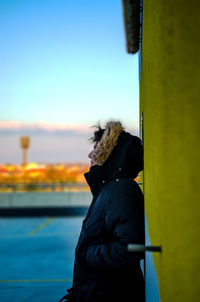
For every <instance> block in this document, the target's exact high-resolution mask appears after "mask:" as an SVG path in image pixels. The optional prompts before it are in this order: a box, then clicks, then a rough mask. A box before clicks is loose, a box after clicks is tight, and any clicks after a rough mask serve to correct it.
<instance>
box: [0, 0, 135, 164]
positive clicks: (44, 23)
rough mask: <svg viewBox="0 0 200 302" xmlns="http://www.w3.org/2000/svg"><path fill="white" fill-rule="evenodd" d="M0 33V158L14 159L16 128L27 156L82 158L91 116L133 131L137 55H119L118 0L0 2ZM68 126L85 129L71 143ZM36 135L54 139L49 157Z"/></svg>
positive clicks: (93, 120)
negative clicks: (26, 138) (27, 141)
mask: <svg viewBox="0 0 200 302" xmlns="http://www.w3.org/2000/svg"><path fill="white" fill-rule="evenodd" d="M0 38H1V49H0V83H1V85H0V100H1V113H0V142H1V145H2V146H3V150H4V151H3V150H2V151H0V162H5V161H6V162H18V161H20V160H21V158H19V156H20V155H19V153H20V150H19V146H18V144H17V143H16V141H17V140H18V137H19V136H20V135H22V134H24V133H25V134H26V135H30V136H31V138H32V141H33V143H34V145H33V144H32V147H31V148H32V149H30V158H29V159H30V160H32V161H44V160H46V161H49V162H59V161H71V160H72V161H79V160H80V161H83V160H84V158H85V154H86V151H87V149H88V142H87V139H86V137H87V135H88V133H90V131H91V129H89V126H90V125H93V124H95V123H96V122H98V121H102V123H105V122H106V121H107V120H108V119H119V120H121V121H122V122H123V123H124V124H125V126H126V127H127V128H129V129H133V131H136V132H137V129H138V116H139V112H138V111H139V109H138V107H139V91H138V89H139V86H138V56H137V55H128V54H127V53H126V47H125V35H124V27H123V16H122V6H121V0H117V1H116V0H109V1H105V0H102V1H92V0H84V1H83V0H79V1H68V0H57V1H56V0H40V1H39V0H23V1H22V0H15V1H14V0H13V1H11V0H5V1H0ZM16 124H17V125H18V126H16ZM13 125H15V126H13ZM41 125H43V126H41ZM44 125H45V127H44ZM73 127H74V129H75V130H76V133H77V131H78V129H81V128H83V129H85V131H80V133H79V135H75V136H77V142H76V143H75V142H74V140H75V136H74V134H73V133H72V132H73V131H72V132H70V131H69V130H70V129H72V128H73ZM60 128H62V131H60ZM49 129H50V130H49ZM87 129H88V132H87ZM36 130H37V131H36ZM45 131H46V132H45ZM36 132H37V133H36ZM60 132H62V135H60ZM70 133H71V134H70ZM83 133H84V134H83ZM64 134H66V137H65V136H64ZM69 134H70V135H71V136H70V135H69ZM45 135H46V136H45ZM41 137H43V140H44V139H46V140H47V141H48V142H50V143H48V144H47V146H50V145H51V146H52V145H53V144H54V143H53V141H54V142H57V143H56V145H57V147H56V146H55V147H54V148H53V149H52V150H51V152H52V155H51V156H50V153H51V152H50V150H49V151H48V150H46V149H45V148H43V149H42V146H41ZM63 139H64V140H66V146H65V147H64V146H63ZM79 142H80V145H82V148H80V152H73V144H74V148H75V147H77V145H78V144H79ZM16 144H17V145H16ZM69 145H70V148H71V149H72V151H71V153H69V152H68V150H69ZM59 146H62V148H64V150H63V153H62V154H63V155H62V156H61V153H60V151H59ZM43 147H44V146H43ZM9 148H10V149H11V150H12V151H9V152H8V149H9ZM34 148H35V149H34ZM44 149H45V150H46V151H45V152H47V151H48V154H49V157H48V156H47V155H46V156H45V157H44V156H42V152H44ZM13 150H15V152H13ZM34 150H35V151H34ZM75 153H76V156H74V154H75ZM65 156H66V158H65Z"/></svg>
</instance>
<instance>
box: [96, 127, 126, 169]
mask: <svg viewBox="0 0 200 302" xmlns="http://www.w3.org/2000/svg"><path fill="white" fill-rule="evenodd" d="M122 131H124V128H123V127H122V124H121V123H120V122H108V123H107V124H106V127H105V131H104V133H103V135H102V138H101V140H100V141H99V142H98V144H97V147H96V149H95V151H94V153H93V156H92V160H93V162H95V163H96V164H97V165H98V166H101V165H103V163H104V162H105V161H106V160H107V159H108V157H109V155H110V154H111V152H112V151H113V149H114V147H115V146H116V145H117V141H118V137H119V135H120V133H121V132H122Z"/></svg>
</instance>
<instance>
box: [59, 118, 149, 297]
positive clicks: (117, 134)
mask: <svg viewBox="0 0 200 302" xmlns="http://www.w3.org/2000/svg"><path fill="white" fill-rule="evenodd" d="M92 141H93V143H94V149H93V150H92V151H91V152H90V153H89V158H90V159H91V167H90V170H89V172H87V173H86V174H85V178H86V181H87V183H88V185H89V187H90V189H91V192H92V194H93V200H92V202H91V205H90V207H89V209H88V213H87V216H86V217H85V219H84V220H83V223H82V230H81V233H80V236H79V239H78V243H77V246H76V250H75V262H74V274H73V285H72V288H71V289H69V290H68V294H67V295H66V296H65V297H63V299H61V300H60V301H63V300H65V301H74V302H107V301H109V302H112V301H115V302H116V301H117V302H118V301H123V302H126V301H133V302H134V301H137V302H138V301H144V300H145V299H144V296H145V294H144V278H143V274H142V271H141V268H140V260H141V259H142V258H144V254H143V253H141V252H135V253H134V252H129V251H128V249H127V245H128V244H129V243H135V244H144V201H143V194H142V191H141V189H140V187H139V185H138V184H137V183H136V182H135V181H134V179H135V178H136V176H137V175H138V173H139V172H140V171H142V170H143V146H142V142H141V140H140V138H139V137H136V136H134V135H131V134H130V133H128V132H126V131H125V130H124V128H123V126H122V124H121V123H120V122H118V121H109V122H108V123H107V124H106V126H105V128H101V126H100V125H99V126H98V127H97V130H96V131H95V132H94V136H93V138H92Z"/></svg>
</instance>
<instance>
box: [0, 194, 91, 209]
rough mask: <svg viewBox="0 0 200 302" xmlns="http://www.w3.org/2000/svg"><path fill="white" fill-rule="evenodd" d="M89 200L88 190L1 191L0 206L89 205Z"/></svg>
mask: <svg viewBox="0 0 200 302" xmlns="http://www.w3.org/2000/svg"><path fill="white" fill-rule="evenodd" d="M91 200H92V194H91V193H90V192H48V193H46V192H45V193H41V192H40V193H32V192H29V193H21V192H19V193H17V192H15V193H1V194H0V208H8V207H11V208H12V207H45V206H48V207H49V206H51V207H57V206H73V207H74V206H89V205H90V203H91Z"/></svg>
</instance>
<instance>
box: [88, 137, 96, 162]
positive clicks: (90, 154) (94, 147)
mask: <svg viewBox="0 0 200 302" xmlns="http://www.w3.org/2000/svg"><path fill="white" fill-rule="evenodd" d="M97 144H98V142H95V144H94V146H93V150H92V151H91V152H90V153H89V154H88V157H89V158H90V159H91V161H90V165H91V166H93V165H95V163H94V162H93V160H92V155H93V153H94V151H95V149H96V147H97Z"/></svg>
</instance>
